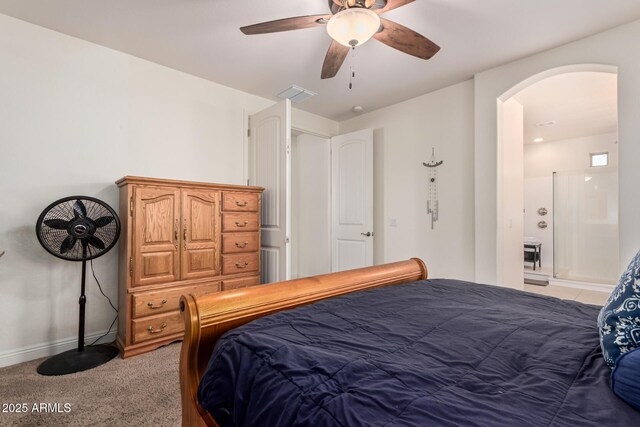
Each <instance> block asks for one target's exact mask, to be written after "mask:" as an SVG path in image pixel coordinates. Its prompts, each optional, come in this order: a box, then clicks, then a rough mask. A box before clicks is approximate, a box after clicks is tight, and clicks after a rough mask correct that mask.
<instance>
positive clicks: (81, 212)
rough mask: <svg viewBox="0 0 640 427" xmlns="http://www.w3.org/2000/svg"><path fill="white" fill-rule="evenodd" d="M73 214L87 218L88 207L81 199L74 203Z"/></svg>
mask: <svg viewBox="0 0 640 427" xmlns="http://www.w3.org/2000/svg"><path fill="white" fill-rule="evenodd" d="M73 214H74V215H75V217H76V219H77V218H85V217H86V216H87V208H86V207H85V206H84V203H82V201H80V200H76V202H75V203H74V204H73Z"/></svg>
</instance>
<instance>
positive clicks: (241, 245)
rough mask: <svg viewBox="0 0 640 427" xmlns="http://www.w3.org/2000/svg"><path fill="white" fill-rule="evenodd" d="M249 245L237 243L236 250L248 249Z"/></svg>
mask: <svg viewBox="0 0 640 427" xmlns="http://www.w3.org/2000/svg"><path fill="white" fill-rule="evenodd" d="M248 244H249V242H244V243H238V242H236V248H240V249H242V248H246V247H247V245H248Z"/></svg>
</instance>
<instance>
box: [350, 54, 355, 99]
mask: <svg viewBox="0 0 640 427" xmlns="http://www.w3.org/2000/svg"><path fill="white" fill-rule="evenodd" d="M355 61H356V48H355V47H352V48H351V65H350V66H349V89H353V79H355V78H356V71H355V67H354V65H353V64H354V63H355Z"/></svg>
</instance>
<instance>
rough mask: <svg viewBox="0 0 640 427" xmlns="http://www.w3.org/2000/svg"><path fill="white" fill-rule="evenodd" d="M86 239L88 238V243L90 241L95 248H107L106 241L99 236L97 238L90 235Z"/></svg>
mask: <svg viewBox="0 0 640 427" xmlns="http://www.w3.org/2000/svg"><path fill="white" fill-rule="evenodd" d="M85 239H86V240H87V243H89V244H90V245H91V246H93V247H94V248H98V249H104V248H105V245H104V242H103V241H102V240H100V239H99V238H97V237H96V236H92V235H88V236H87V237H85Z"/></svg>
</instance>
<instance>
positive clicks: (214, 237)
mask: <svg viewBox="0 0 640 427" xmlns="http://www.w3.org/2000/svg"><path fill="white" fill-rule="evenodd" d="M219 217H220V192H218V191H212V190H187V189H183V190H182V279H183V280H186V279H198V278H202V277H212V276H215V275H218V274H219V272H220V260H219V258H220V256H219V254H220V238H219V236H220V222H219V220H218V218H219Z"/></svg>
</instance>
